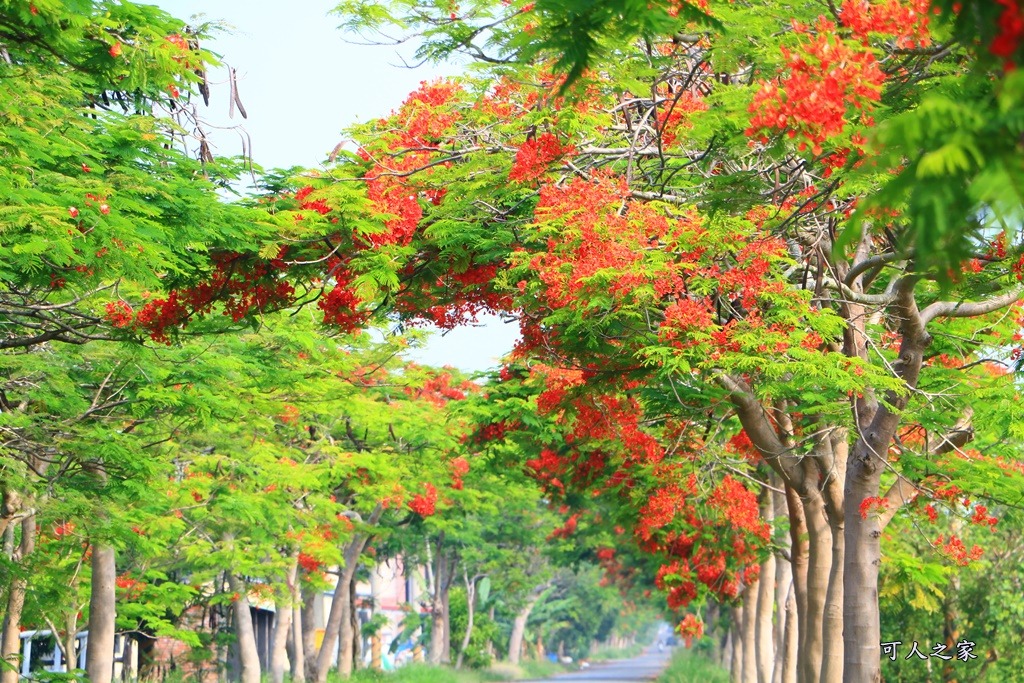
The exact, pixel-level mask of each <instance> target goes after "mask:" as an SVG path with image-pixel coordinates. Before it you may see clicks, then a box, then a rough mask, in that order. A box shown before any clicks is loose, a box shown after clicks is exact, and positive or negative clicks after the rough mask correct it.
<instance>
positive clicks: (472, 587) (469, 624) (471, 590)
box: [455, 568, 476, 669]
mask: <svg viewBox="0 0 1024 683" xmlns="http://www.w3.org/2000/svg"><path fill="white" fill-rule="evenodd" d="M462 579H463V581H465V583H466V633H465V635H463V636H462V646H461V647H459V656H458V658H457V659H456V660H455V668H456V669H461V668H462V662H463V660H464V659H465V658H466V650H467V649H468V648H469V641H470V638H472V637H473V616H474V615H475V614H476V611H475V608H476V577H474V578H473V580H472V581H471V580H470V578H469V574H468V573H467V572H466V570H465V568H463V570H462Z"/></svg>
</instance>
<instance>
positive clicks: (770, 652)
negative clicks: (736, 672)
mask: <svg viewBox="0 0 1024 683" xmlns="http://www.w3.org/2000/svg"><path fill="white" fill-rule="evenodd" d="M761 517H762V518H763V519H764V520H765V522H767V523H768V526H769V527H773V526H774V524H775V505H774V501H773V500H772V492H771V491H770V490H769V489H767V488H765V489H762V491H761ZM774 608H775V555H774V554H771V555H769V556H768V557H767V558H766V559H765V561H764V562H763V563H762V564H761V573H760V579H759V580H758V582H757V613H756V614H755V616H754V652H755V658H756V660H757V665H756V666H757V683H772V665H773V664H774V662H775V642H774V639H773V638H772V635H773V633H772V615H773V612H774Z"/></svg>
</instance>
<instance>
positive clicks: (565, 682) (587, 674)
mask: <svg viewBox="0 0 1024 683" xmlns="http://www.w3.org/2000/svg"><path fill="white" fill-rule="evenodd" d="M671 657H672V648H665V651H664V652H658V651H657V650H655V649H653V648H652V649H650V650H648V651H647V652H645V653H644V654H642V655H640V656H639V657H634V658H633V659H619V660H614V661H610V662H598V663H595V664H591V665H590V668H589V669H584V670H583V671H573V672H571V673H565V674H559V675H558V676H556V677H554V678H547V679H544V680H546V681H549V682H551V683H637V682H638V681H653V680H654V679H656V678H657V677H658V675H659V674H660V673H661V672H662V670H663V669H664V668H665V667H666V666H668V661H669V659H670V658H671Z"/></svg>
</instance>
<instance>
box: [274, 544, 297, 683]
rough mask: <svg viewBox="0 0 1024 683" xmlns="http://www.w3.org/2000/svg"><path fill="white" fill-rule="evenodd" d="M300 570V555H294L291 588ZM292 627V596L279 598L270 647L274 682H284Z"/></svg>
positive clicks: (289, 581) (290, 575) (289, 572)
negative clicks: (285, 661) (285, 663)
mask: <svg viewBox="0 0 1024 683" xmlns="http://www.w3.org/2000/svg"><path fill="white" fill-rule="evenodd" d="M297 572H298V555H293V556H292V559H291V564H290V565H289V566H288V575H287V577H286V582H287V584H288V587H289V589H290V588H291V587H292V586H293V585H295V578H296V575H297ZM291 629H292V601H291V596H290V595H289V596H288V597H287V598H278V600H277V605H276V612H275V614H274V640H273V643H272V644H271V647H270V680H271V681H272V683H283V682H284V660H285V658H286V656H287V648H286V646H287V644H288V636H289V634H290V633H291Z"/></svg>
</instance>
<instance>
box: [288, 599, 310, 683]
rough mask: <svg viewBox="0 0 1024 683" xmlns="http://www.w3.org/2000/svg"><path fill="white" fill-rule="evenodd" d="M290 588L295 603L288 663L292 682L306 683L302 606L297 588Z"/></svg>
mask: <svg viewBox="0 0 1024 683" xmlns="http://www.w3.org/2000/svg"><path fill="white" fill-rule="evenodd" d="M296 583H297V582H296ZM292 590H293V593H292V599H293V600H295V603H294V606H293V607H292V634H291V644H292V651H291V653H289V658H288V663H289V664H291V674H292V683H306V643H305V642H304V641H305V639H304V638H303V637H302V608H301V607H299V599H300V597H299V588H298V586H295V587H294V588H293V589H292Z"/></svg>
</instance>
